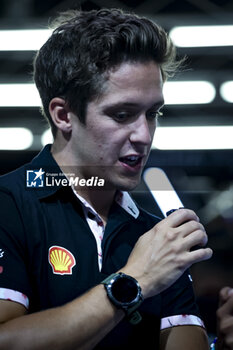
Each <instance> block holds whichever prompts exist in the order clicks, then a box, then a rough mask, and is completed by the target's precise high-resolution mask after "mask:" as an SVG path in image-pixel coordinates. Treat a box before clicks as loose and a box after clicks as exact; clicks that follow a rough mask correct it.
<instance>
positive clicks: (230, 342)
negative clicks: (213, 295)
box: [217, 287, 233, 350]
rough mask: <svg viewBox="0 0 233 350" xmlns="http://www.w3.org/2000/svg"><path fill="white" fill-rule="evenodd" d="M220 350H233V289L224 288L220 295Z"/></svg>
mask: <svg viewBox="0 0 233 350" xmlns="http://www.w3.org/2000/svg"><path fill="white" fill-rule="evenodd" d="M217 328H218V344H217V349H219V350H233V289H232V288H230V287H224V288H222V289H221V291H220V293H219V308H218V310H217Z"/></svg>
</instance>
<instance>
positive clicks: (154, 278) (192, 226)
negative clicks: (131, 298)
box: [122, 209, 212, 298]
mask: <svg viewBox="0 0 233 350" xmlns="http://www.w3.org/2000/svg"><path fill="white" fill-rule="evenodd" d="M207 240H208V239H207V235H206V232H205V229H204V227H203V226H202V224H200V222H199V218H198V217H197V215H196V214H195V213H194V212H193V211H192V210H188V209H180V210H176V211H175V212H174V213H172V214H171V215H169V216H168V217H167V218H165V219H164V220H162V221H160V222H159V223H158V224H157V225H155V226H154V227H153V228H152V229H151V230H150V231H148V232H146V233H145V234H144V235H142V236H141V237H140V238H139V240H138V241H137V243H136V245H135V247H134V249H133V251H132V252H131V255H130V257H129V259H128V262H127V264H126V266H125V267H124V269H122V271H124V272H125V273H128V274H129V275H131V276H133V277H135V278H136V279H137V280H138V282H139V283H140V285H141V287H142V293H143V296H144V298H146V297H150V296H153V295H156V294H158V293H160V292H161V291H163V290H165V289H167V288H168V287H169V286H171V285H172V284H173V283H174V282H175V281H176V280H177V279H178V278H179V277H180V276H181V275H182V274H183V272H184V271H185V270H186V269H187V268H189V267H190V266H191V265H192V264H194V263H196V262H199V261H202V260H207V259H209V258H210V257H211V256H212V250H211V249H210V248H202V247H204V246H205V245H206V243H207ZM197 245H198V246H200V248H199V249H197V250H194V251H190V249H191V248H192V247H194V246H197Z"/></svg>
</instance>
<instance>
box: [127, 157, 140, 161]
mask: <svg viewBox="0 0 233 350" xmlns="http://www.w3.org/2000/svg"><path fill="white" fill-rule="evenodd" d="M126 158H127V159H128V160H131V161H132V162H133V161H135V160H138V159H139V157H137V156H129V157H126Z"/></svg>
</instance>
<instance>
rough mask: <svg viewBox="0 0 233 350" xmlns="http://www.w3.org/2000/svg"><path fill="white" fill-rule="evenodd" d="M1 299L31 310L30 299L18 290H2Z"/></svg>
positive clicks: (0, 290)
mask: <svg viewBox="0 0 233 350" xmlns="http://www.w3.org/2000/svg"><path fill="white" fill-rule="evenodd" d="M0 299H4V300H10V301H15V302H16V303H19V304H22V305H23V306H25V307H26V309H28V308H29V299H28V297H27V296H26V295H25V294H23V293H20V292H17V291H16V290H12V289H8V288H0Z"/></svg>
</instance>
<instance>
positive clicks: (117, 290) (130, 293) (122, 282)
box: [111, 277, 138, 303]
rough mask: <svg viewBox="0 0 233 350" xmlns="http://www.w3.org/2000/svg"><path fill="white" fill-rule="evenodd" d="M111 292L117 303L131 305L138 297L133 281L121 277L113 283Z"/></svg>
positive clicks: (136, 287)
mask: <svg viewBox="0 0 233 350" xmlns="http://www.w3.org/2000/svg"><path fill="white" fill-rule="evenodd" d="M111 292H112V296H113V297H114V298H115V299H116V300H117V301H118V302H120V303H131V302H132V301H134V300H135V299H136V298H137V296H138V286H137V284H136V283H135V280H133V279H130V278H126V277H122V278H118V279H117V280H115V281H114V283H113V284H112V288H111Z"/></svg>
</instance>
